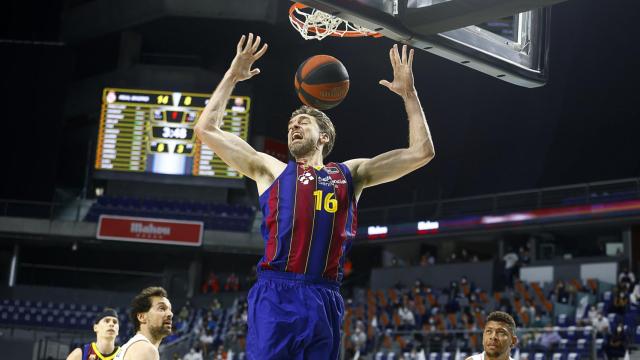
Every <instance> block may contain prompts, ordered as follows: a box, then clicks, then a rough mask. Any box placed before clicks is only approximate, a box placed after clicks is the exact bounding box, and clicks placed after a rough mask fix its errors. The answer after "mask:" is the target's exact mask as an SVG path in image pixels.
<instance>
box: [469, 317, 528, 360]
mask: <svg viewBox="0 0 640 360" xmlns="http://www.w3.org/2000/svg"><path fill="white" fill-rule="evenodd" d="M517 344H518V337H517V336H516V322H515V321H514V320H513V317H511V315H509V314H507V313H505V312H502V311H494V312H492V313H491V314H489V316H487V321H486V324H485V326H484V331H483V332H482V347H483V348H484V351H483V352H482V353H481V354H476V355H473V356H470V357H468V358H467V359H466V360H513V358H512V357H511V349H513V348H514V347H515V346H516V345H517Z"/></svg>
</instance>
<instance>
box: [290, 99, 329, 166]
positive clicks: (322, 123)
mask: <svg viewBox="0 0 640 360" xmlns="http://www.w3.org/2000/svg"><path fill="white" fill-rule="evenodd" d="M300 114H305V115H311V116H313V117H314V118H315V119H316V123H317V124H318V127H319V128H320V132H322V133H325V134H327V136H328V137H329V141H328V142H327V143H326V144H324V147H323V148H322V157H323V158H325V157H327V155H329V153H331V150H333V144H334V143H335V142H336V129H335V128H334V127H333V123H332V122H331V119H329V117H328V116H327V114H325V113H323V112H322V111H320V110H318V109H316V108H313V107H311V106H307V105H302V106H300V107H299V108H298V109H297V110H296V111H294V112H293V113H292V114H291V118H293V117H295V116H298V115H300Z"/></svg>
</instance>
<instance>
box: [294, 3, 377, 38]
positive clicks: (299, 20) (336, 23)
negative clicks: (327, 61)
mask: <svg viewBox="0 0 640 360" xmlns="http://www.w3.org/2000/svg"><path fill="white" fill-rule="evenodd" d="M304 10H306V11H304ZM289 21H290V22H291V25H293V27H294V28H295V29H296V30H298V32H299V33H300V35H302V37H303V38H304V39H305V40H311V39H317V40H322V39H324V38H325V37H327V36H340V37H353V36H370V35H375V34H376V32H375V31H371V30H369V29H367V28H364V27H362V26H359V25H356V24H353V23H350V22H348V21H345V20H342V19H340V18H339V17H337V16H333V15H330V14H327V13H325V12H322V11H320V10H316V9H313V8H308V7H305V8H302V9H300V8H298V7H295V8H294V12H293V13H292V14H291V15H290V16H289Z"/></svg>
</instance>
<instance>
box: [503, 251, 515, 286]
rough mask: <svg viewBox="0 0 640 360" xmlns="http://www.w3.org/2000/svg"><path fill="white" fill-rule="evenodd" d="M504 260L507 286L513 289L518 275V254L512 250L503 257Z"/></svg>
mask: <svg viewBox="0 0 640 360" xmlns="http://www.w3.org/2000/svg"><path fill="white" fill-rule="evenodd" d="M502 260H504V278H505V284H506V286H507V287H509V288H513V279H514V277H516V276H517V275H518V274H516V271H517V270H518V267H517V265H518V254H516V253H515V252H514V251H513V250H511V251H510V252H509V253H507V254H505V255H504V257H502Z"/></svg>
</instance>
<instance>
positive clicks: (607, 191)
mask: <svg viewBox="0 0 640 360" xmlns="http://www.w3.org/2000/svg"><path fill="white" fill-rule="evenodd" d="M639 198H640V178H629V179H621V180H612V181H600V182H591V183H582V184H573V185H565V186H556V187H547V188H541V189H532V190H522V191H513V192H504V193H497V194H488V195H479V196H471V197H463V198H452V199H446V200H435V201H424V202H419V201H416V202H413V203H410V204H399V205H391V206H383V207H371V208H361V209H358V222H359V224H360V225H361V226H367V225H379V224H396V223H402V222H410V221H421V220H425V219H442V218H447V217H455V216H468V215H489V214H499V213H507V212H511V211H522V210H535V209H544V208H553V207H562V206H577V205H589V204H599V203H606V202H614V201H624V200H633V199H639Z"/></svg>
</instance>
